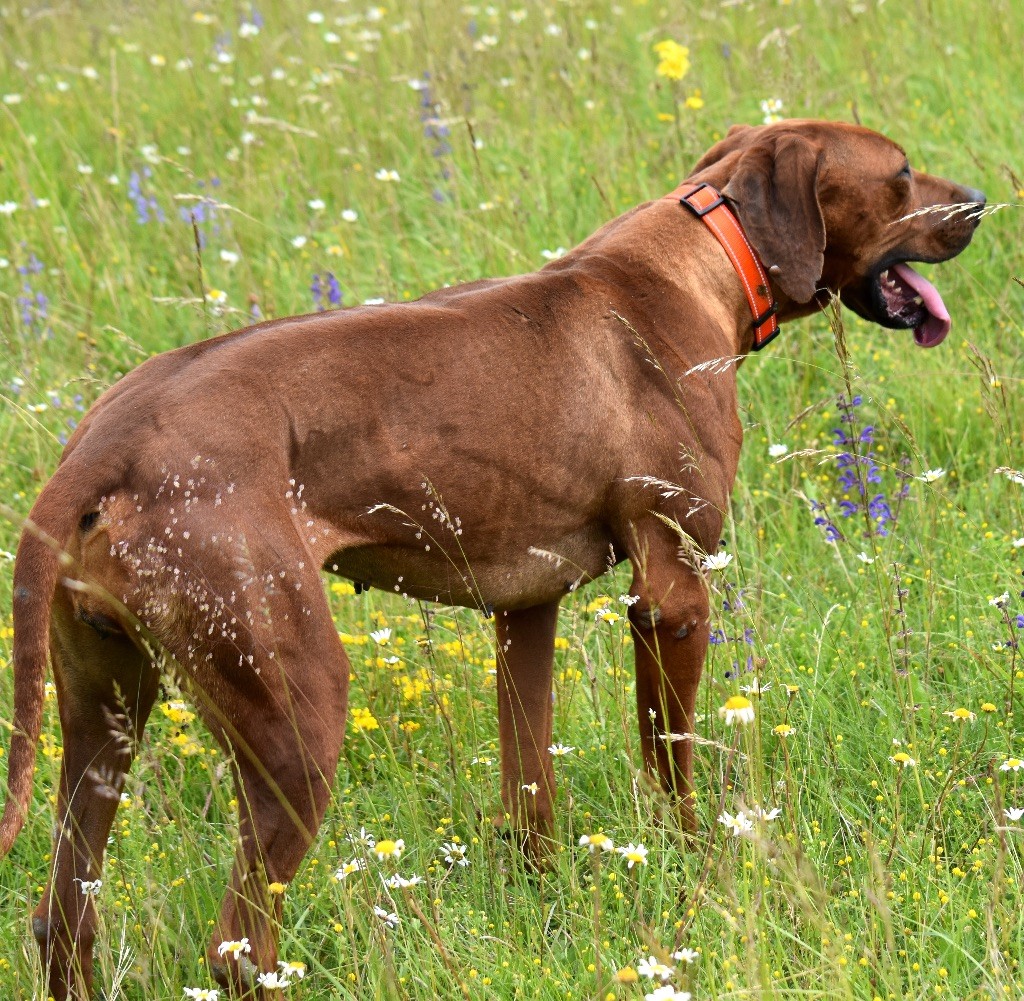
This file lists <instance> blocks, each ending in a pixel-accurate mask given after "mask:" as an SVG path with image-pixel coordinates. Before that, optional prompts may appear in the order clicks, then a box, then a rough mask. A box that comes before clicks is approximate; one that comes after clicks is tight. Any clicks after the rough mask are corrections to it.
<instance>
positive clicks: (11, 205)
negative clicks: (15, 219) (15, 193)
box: [0, 202, 18, 215]
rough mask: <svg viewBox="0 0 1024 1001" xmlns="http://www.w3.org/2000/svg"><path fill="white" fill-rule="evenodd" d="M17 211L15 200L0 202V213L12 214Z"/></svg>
mask: <svg viewBox="0 0 1024 1001" xmlns="http://www.w3.org/2000/svg"><path fill="white" fill-rule="evenodd" d="M17 211H18V203H17V202H0V215H14V213H15V212H17Z"/></svg>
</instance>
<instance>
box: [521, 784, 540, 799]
mask: <svg viewBox="0 0 1024 1001" xmlns="http://www.w3.org/2000/svg"><path fill="white" fill-rule="evenodd" d="M537 788H538V786H537V783H536V782H531V783H530V784H529V785H524V786H522V790H523V792H528V793H529V794H530V795H531V796H536V795H537Z"/></svg>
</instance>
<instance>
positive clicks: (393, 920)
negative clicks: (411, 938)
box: [373, 904, 402, 930]
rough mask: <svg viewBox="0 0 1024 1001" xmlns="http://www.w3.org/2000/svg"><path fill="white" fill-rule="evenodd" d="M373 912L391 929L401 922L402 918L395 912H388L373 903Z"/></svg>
mask: <svg viewBox="0 0 1024 1001" xmlns="http://www.w3.org/2000/svg"><path fill="white" fill-rule="evenodd" d="M373 913H374V914H376V915H377V917H378V918H380V919H381V921H383V922H384V924H386V925H387V926H388V927H389V928H391V929H392V930H394V929H395V928H397V927H398V926H399V925H400V924H401V923H402V919H401V918H400V917H399V916H398V915H397V914H389V913H388V912H387V911H386V910H384V908H383V907H378V906H377V905H376V904H374V907H373Z"/></svg>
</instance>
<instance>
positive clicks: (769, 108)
mask: <svg viewBox="0 0 1024 1001" xmlns="http://www.w3.org/2000/svg"><path fill="white" fill-rule="evenodd" d="M780 111H782V101H780V100H779V99H778V98H777V97H769V98H768V99H767V100H764V101H762V102H761V112H762V114H763V115H764V118H763V121H764V124H765V125H772V124H773V123H775V122H781V121H782V115H781V114H779V112H780Z"/></svg>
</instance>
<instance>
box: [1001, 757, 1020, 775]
mask: <svg viewBox="0 0 1024 1001" xmlns="http://www.w3.org/2000/svg"><path fill="white" fill-rule="evenodd" d="M1022 768H1024V761H1022V760H1021V759H1020V758H1007V759H1006V760H1005V761H1004V762H1003V763H1002V764H1001V765H1000V766H999V770H1000V771H1001V772H1019V771H1020V770H1021V769H1022Z"/></svg>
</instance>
